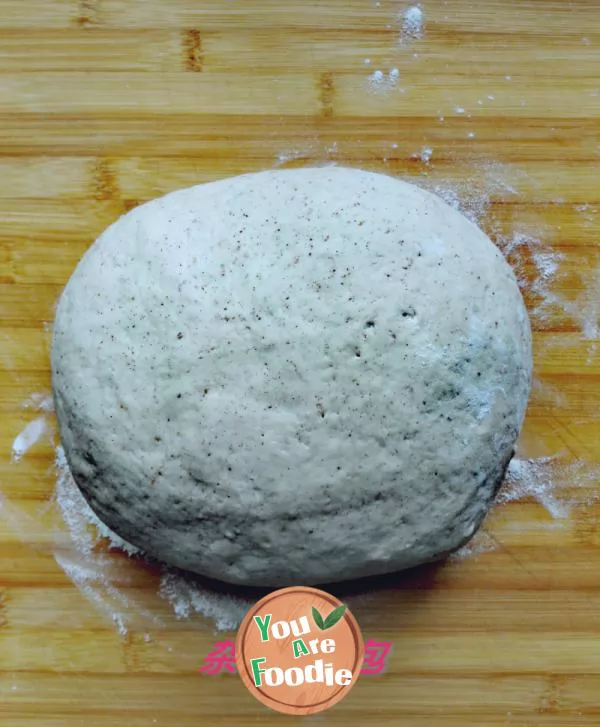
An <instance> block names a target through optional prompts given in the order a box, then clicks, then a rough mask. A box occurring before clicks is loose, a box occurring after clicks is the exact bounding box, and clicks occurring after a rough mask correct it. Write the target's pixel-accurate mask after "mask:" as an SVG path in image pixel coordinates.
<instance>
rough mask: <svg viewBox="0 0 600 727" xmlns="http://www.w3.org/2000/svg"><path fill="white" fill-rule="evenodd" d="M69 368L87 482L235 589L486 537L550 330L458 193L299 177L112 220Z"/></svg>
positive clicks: (141, 536)
mask: <svg viewBox="0 0 600 727" xmlns="http://www.w3.org/2000/svg"><path fill="white" fill-rule="evenodd" d="M52 375H53V390H54V396H55V403H56V409H57V414H58V420H59V425H60V432H61V438H62V442H63V445H64V448H65V451H66V454H67V458H68V461H69V464H70V467H71V470H72V473H73V476H74V477H75V480H76V482H77V484H78V485H79V487H80V488H81V490H82V492H83V494H84V495H85V497H86V498H87V500H88V502H89V504H90V505H91V507H92V508H93V509H94V510H95V512H96V513H97V514H98V516H99V517H100V518H101V519H102V520H103V521H104V522H105V523H106V524H107V525H108V526H109V527H110V528H112V529H113V530H114V531H115V532H117V533H118V534H119V535H121V536H122V537H123V538H125V539H126V540H128V541H130V542H131V543H133V544H135V545H137V546H138V547H140V548H142V549H144V550H145V551H147V552H148V553H149V554H150V555H152V556H154V557H156V558H158V559H160V560H163V561H166V562H167V563H170V564H173V565H176V566H179V567H181V568H184V569H189V570H192V571H195V572H198V573H201V574H203V575H206V576H210V577H213V578H218V579H221V580H224V581H229V582H233V583H240V584H251V585H273V586H275V585H287V584H311V583H325V582H331V581H338V580H342V579H347V578H353V577H359V576H365V575H372V574H378V573H385V572H390V571H394V570H398V569H402V568H407V567H410V566H413V565H417V564H419V563H423V562H426V561H429V560H432V559H436V558H439V557H441V556H442V555H444V554H445V553H447V552H449V551H451V550H453V549H455V548H457V547H458V546H460V545H461V544H462V543H464V542H465V541H466V540H467V539H469V538H470V537H471V536H472V535H473V533H474V532H475V531H476V529H477V528H478V526H479V525H480V523H481V520H482V519H483V517H484V515H485V513H486V511H487V509H488V507H489V505H490V503H491V501H492V499H493V495H494V493H495V490H496V489H497V487H498V485H499V484H500V482H501V480H502V477H503V473H504V470H505V467H506V465H507V464H508V461H509V459H510V457H511V455H512V452H513V447H514V444H515V441H516V439H517V436H518V432H519V429H520V427H521V425H522V422H523V417H524V413H525V408H526V403H527V398H528V394H529V389H530V382H531V334H530V326H529V321H528V318H527V313H526V310H525V307H524V304H523V300H522V298H521V295H520V292H519V289H518V286H517V283H516V281H515V277H514V275H513V273H512V271H511V269H510V267H509V266H508V264H507V263H506V262H505V261H504V259H503V257H502V255H501V253H500V252H499V251H498V250H497V248H496V247H495V246H494V245H493V244H492V243H491V241H490V240H489V239H488V238H487V237H486V236H485V234H484V233H483V232H481V231H480V230H479V229H478V228H477V227H475V226H474V225H473V224H472V223H470V222H469V221H468V220H467V219H466V218H464V217H463V216H462V215H461V214H459V213H458V212H457V211H455V210H453V209H451V208H450V207H449V206H448V205H446V204H445V203H444V202H443V201H442V200H440V199H439V198H438V197H436V196H434V195H432V194H429V193H427V192H425V191H423V190H421V189H419V188H417V187H415V186H413V185H410V184H407V183H404V182H401V181H398V180H396V179H394V178H391V177H388V176H385V175H381V174H373V173H368V172H364V171H360V170H356V169H347V168H338V167H324V168H309V169H297V170H280V171H270V172H262V173H259V174H251V175H245V176H241V177H235V178H231V179H225V180H222V181H219V182H215V183H211V184H205V185H200V186H197V187H193V188H190V189H184V190H180V191H177V192H174V193H172V194H169V195H167V196H165V197H162V198H160V199H157V200H154V201H152V202H149V203H147V204H145V205H142V206H140V207H138V208H137V209H134V210H133V211H131V212H129V213H128V214H127V215H125V216H124V217H122V218H121V219H119V220H118V221H117V222H116V223H115V224H113V225H112V226H111V227H110V228H108V229H107V230H106V232H104V233H103V234H102V235H101V237H100V238H99V239H98V240H97V241H96V243H95V244H94V245H93V246H92V247H91V248H90V249H89V250H88V252H87V253H86V254H85V255H84V257H83V259H82V260H81V262H80V264H79V265H78V267H77V269H76V271H75V272H74V274H73V276H72V277H71V279H70V281H69V283H68V285H67V286H66V288H65V290H64V292H63V294H62V296H61V299H60V302H59V306H58V310H57V315H56V322H55V328H54V337H53V346H52Z"/></svg>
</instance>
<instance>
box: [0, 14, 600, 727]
mask: <svg viewBox="0 0 600 727" xmlns="http://www.w3.org/2000/svg"><path fill="white" fill-rule="evenodd" d="M407 6H408V4H402V3H399V2H397V1H394V2H392V1H391V0H381V1H380V2H373V1H372V0H296V1H295V2H292V1H291V0H287V1H282V0H163V1H162V2H159V0H28V2H23V1H22V0H0V261H1V262H0V326H1V330H0V357H1V360H2V364H3V370H2V372H1V373H0V411H1V418H0V443H1V447H0V451H1V452H2V462H1V480H0V489H1V492H2V502H3V507H0V724H2V725H6V726H7V727H25V726H27V727H34V726H35V727H38V726H39V727H59V726H60V727H72V726H74V725H85V726H86V727H91V726H92V725H94V726H95V725H101V726H102V727H122V726H123V725H128V726H129V727H142V726H144V727H147V726H152V725H168V727H186V726H188V725H189V726H190V727H191V726H192V725H194V727H197V726H198V725H215V724H223V725H232V726H236V727H237V726H238V725H239V726H242V725H243V726H245V725H251V724H252V725H254V724H257V723H259V724H267V725H288V724H298V723H299V722H300V719H299V718H294V717H285V716H282V715H278V714H276V713H275V712H270V711H268V710H267V709H266V708H263V707H262V706H261V705H259V704H258V703H257V702H255V701H254V699H253V698H252V697H251V696H250V695H249V693H248V692H247V691H246V689H245V687H243V685H242V684H241V681H240V680H239V679H238V677H237V676H235V675H232V674H227V673H223V674H219V675H214V676H207V675H205V674H200V673H199V672H198V669H199V668H200V667H201V666H202V664H203V661H204V659H205V657H206V655H207V654H208V652H209V651H211V650H212V648H213V644H214V642H215V641H219V640H223V639H229V638H232V637H233V635H234V634H233V632H230V633H225V634H223V633H215V632H214V629H213V627H212V624H211V622H210V621H206V620H204V619H203V618H201V617H199V616H193V617H191V618H188V619H182V620H180V619H177V618H176V616H175V614H174V613H173V610H172V609H171V608H170V606H169V605H168V604H167V603H166V602H165V601H163V600H162V599H160V598H159V596H158V594H157V591H158V586H159V584H158V581H159V574H158V570H157V569H155V568H151V567H149V566H143V565H140V564H135V563H129V562H127V561H126V558H125V557H124V556H119V555H114V556H112V558H113V559H114V567H115V569H116V572H117V576H116V577H117V579H118V580H119V579H120V580H119V585H118V594H120V597H124V598H129V599H131V602H133V603H135V604H136V605H135V606H134V610H135V609H136V608H138V607H139V608H140V610H141V609H142V607H144V608H148V609H152V610H153V613H158V615H159V617H160V618H159V621H158V622H156V623H155V622H153V623H152V625H151V626H149V627H141V626H140V627H139V628H138V627H137V626H135V625H134V627H132V628H131V627H130V628H127V632H126V633H124V634H120V633H118V629H116V628H115V624H114V623H112V621H111V618H110V613H108V614H107V613H105V612H104V611H102V610H101V608H99V607H98V605H97V604H95V603H94V602H93V594H92V596H90V593H89V592H87V596H88V597H89V598H88V597H86V592H85V588H83V589H81V590H80V589H78V588H77V587H76V586H75V585H74V583H73V581H72V580H71V578H69V576H68V575H67V574H66V573H65V571H64V570H63V569H62V568H61V567H60V566H59V564H58V562H57V560H56V557H55V556H56V551H55V549H54V550H53V546H52V542H54V541H53V540H52V538H54V537H55V535H52V536H51V535H50V534H49V533H50V530H51V529H49V527H48V518H52V517H53V515H52V512H51V510H49V506H48V501H49V499H50V497H51V495H52V492H53V489H54V485H55V480H56V476H55V475H54V474H53V473H52V472H51V471H50V467H51V463H52V459H53V456H54V448H53V446H52V444H51V442H50V441H49V440H48V439H47V438H46V439H42V440H40V441H39V442H37V444H36V445H35V446H33V447H32V448H31V449H30V450H29V451H28V452H27V453H26V454H25V455H24V456H23V458H22V459H21V461H20V462H18V463H15V462H11V461H10V452H11V447H12V445H13V440H14V439H15V437H16V436H17V434H18V433H19V432H20V431H21V430H22V429H23V427H24V426H25V425H26V424H27V423H28V422H29V421H31V420H32V419H35V418H37V417H39V416H40V412H36V411H34V410H33V409H31V408H23V406H22V402H23V401H25V400H27V399H28V398H29V397H30V396H31V394H32V393H40V392H42V393H43V392H46V393H48V391H49V365H48V324H49V322H51V320H52V316H53V305H54V303H55V301H56V299H57V296H58V294H59V292H60V290H61V288H62V286H63V285H64V284H65V282H66V281H67V279H68V277H69V275H70V273H71V272H72V270H73V268H74V267H75V265H76V264H77V261H78V260H79V258H80V256H81V255H82V253H83V252H84V251H85V250H86V248H87V247H88V246H89V245H90V243H91V242H92V241H93V240H94V238H95V237H96V236H97V235H98V234H99V233H100V232H101V231H102V230H103V229H104V228H105V227H106V226H107V225H108V224H110V223H111V222H113V221H114V220H115V219H116V218H117V217H118V216H119V215H120V214H122V213H123V212H124V211H125V210H127V209H130V208H131V207H132V206H135V205H137V204H139V203H141V202H143V201H146V200H148V199H151V198H153V197H155V196H157V195H159V194H162V193H165V192H168V191H170V190H173V189H176V188H178V187H182V186H187V185H191V184H195V183H199V182H205V181H209V180H213V179H218V178H221V177H224V176H228V175H233V174H238V173H242V172H249V171H255V170H260V169H265V168H273V167H289V166H304V165H307V164H310V163H319V162H323V161H325V160H330V161H334V162H337V163H345V164H351V165H355V166H361V167H364V168H367V169H373V170H382V171H387V172H389V173H392V174H397V175H400V176H402V177H405V178H411V177H415V178H419V180H420V181H421V182H426V183H428V184H431V185H432V186H434V187H435V186H436V185H441V186H443V187H450V188H451V189H453V190H455V191H456V190H458V194H459V196H462V197H463V201H464V198H466V199H467V201H468V203H467V206H469V205H470V210H471V212H473V213H476V214H477V215H478V216H479V219H480V222H481V224H482V226H483V227H484V228H485V229H486V230H487V231H488V232H489V233H490V234H491V235H492V236H493V237H494V238H495V239H498V241H499V242H501V241H503V240H504V242H505V243H506V240H509V241H512V243H515V242H516V243H519V242H523V241H524V240H526V239H527V236H529V237H533V238H537V239H539V240H540V241H541V243H537V245H538V247H536V243H528V244H526V245H521V246H519V245H517V247H515V249H514V250H513V255H512V257H511V260H512V261H513V262H515V264H518V265H519V269H520V273H521V275H522V276H524V281H525V282H524V291H525V295H526V299H527V303H528V306H529V308H530V310H531V311H532V315H533V323H534V328H535V373H536V380H537V384H536V388H535V390H534V393H533V397H532V401H531V405H530V408H529V413H528V417H527V422H526V426H525V431H524V434H523V441H522V445H521V446H522V451H523V452H524V453H525V455H526V456H529V457H541V456H544V455H557V456H558V457H559V458H560V459H561V461H562V460H564V461H565V462H575V463H579V464H576V465H575V466H574V467H573V468H572V469H567V470H563V482H562V484H563V485H565V487H564V488H563V490H561V491H560V492H559V491H556V492H553V493H550V494H549V495H548V492H547V491H546V493H545V495H544V494H543V493H542V494H543V496H542V500H543V499H544V497H546V500H545V501H544V502H545V505H546V506H544V504H543V503H542V504H541V503H540V502H539V501H538V500H536V499H535V498H533V497H525V498H522V499H521V500H519V501H514V502H511V503H508V504H505V505H501V506H499V507H497V508H496V509H495V510H494V511H493V513H492V514H491V516H490V517H489V518H488V520H487V521H486V523H485V531H486V533H488V535H487V539H485V538H484V539H483V540H480V541H479V543H480V545H479V546H478V547H479V548H480V549H481V550H482V551H487V552H481V553H479V554H473V555H471V557H465V558H462V559H459V560H453V561H450V562H448V563H446V564H444V565H442V566H440V567H436V568H428V569H425V570H421V571H417V572H416V573H411V574H409V575H402V576H397V577H395V578H392V579H387V580H384V581H383V582H381V583H379V584H373V585H372V589H371V590H372V594H371V598H370V599H368V600H366V601H365V602H364V603H360V604H359V605H358V606H357V608H356V611H355V613H356V615H357V617H358V619H359V622H360V624H361V627H362V629H363V632H364V635H365V637H366V638H370V639H375V640H379V641H385V642H391V644H392V649H391V652H390V654H389V656H388V658H387V663H386V670H385V672H384V673H383V674H380V675H377V676H369V677H367V676H365V677H361V679H360V680H359V683H358V685H357V686H356V687H355V688H354V690H353V691H352V692H351V694H350V695H349V696H348V698H347V699H346V700H345V701H343V702H341V703H340V704H338V705H337V706H336V707H334V708H333V709H332V710H330V711H328V712H326V713H323V714H321V715H318V716H315V717H311V718H306V719H307V720H310V721H313V722H319V723H321V724H327V725H340V726H341V725H364V724H369V725H402V726H403V727H499V726H500V725H510V726H511V727H526V726H531V727H533V726H534V725H536V726H537V725H548V726H550V725H551V726H552V727H559V726H560V727H567V726H569V727H571V726H572V727H583V726H585V725H597V724H598V721H599V720H600V696H599V694H600V692H599V685H600V592H599V590H598V583H599V581H600V551H599V550H598V547H597V546H598V542H599V540H600V536H599V535H598V533H597V531H596V524H597V516H598V513H599V508H598V505H596V504H594V499H595V496H597V495H598V493H599V492H600V490H599V483H598V481H597V478H596V476H595V474H594V472H597V471H598V465H599V460H600V419H599V412H600V356H599V350H598V341H597V340H595V339H597V337H598V332H597V328H595V326H597V323H598V320H597V319H598V305H599V304H598V299H599V297H600V276H598V275H597V274H596V273H597V271H598V270H599V266H600V247H599V243H598V239H599V233H600V225H599V224H598V217H597V211H598V209H599V207H598V206H599V205H600V198H599V193H598V168H599V167H598V162H599V158H600V120H599V119H600V77H599V70H600V50H599V49H600V6H599V4H598V3H597V2H594V0H574V1H572V2H567V1H566V0H564V1H563V0H560V1H557V0H532V1H530V2H526V1H525V0H520V1H518V0H503V1H502V2H499V1H498V0H493V1H488V2H467V1H466V0H454V1H453V2H442V0H423V3H422V8H423V11H424V16H425V25H424V28H423V37H422V38H416V37H414V36H415V35H418V33H414V32H412V33H411V32H409V33H406V32H404V34H403V33H402V25H403V20H402V17H399V13H401V12H402V10H403V9H404V8H406V7H407ZM409 30H410V29H409ZM401 36H402V37H401ZM393 69H398V73H397V74H396V73H395V72H393ZM376 71H381V75H379V74H377V75H374V76H372V75H371V74H373V73H375V72H376ZM390 73H391V75H390ZM429 157H430V158H429ZM465 196H466V197H465ZM488 202H489V206H488V204H487V203H488ZM519 234H520V235H523V238H519V237H518V235H519ZM515 235H517V237H515ZM540 245H541V247H540ZM536 254H537V255H538V257H537V258H536V257H535V255H536ZM544 255H545V256H546V257H545V258H544V257H543V256H544ZM540 256H542V257H540ZM553 256H554V257H553ZM555 268H556V269H555ZM544 466H546V465H545V464H544V463H542V464H541V465H540V467H542V469H543V467H544ZM548 466H549V467H550V470H548V469H546V470H545V471H551V468H552V463H550V464H549V465H548ZM594 468H595V469H594ZM565 472H566V475H565ZM542 484H543V483H542ZM548 498H554V499H551V500H550V504H549V499H548ZM569 499H571V500H573V499H575V500H576V501H577V502H576V504H574V505H573V504H569V502H567V500H569ZM552 513H553V514H554V516H556V517H553V514H552ZM490 542H491V543H492V545H491V546H490ZM107 557H108V556H107ZM111 562H112V561H111ZM90 598H91V599H92V600H90ZM140 604H141V605H140ZM117 625H118V624H117Z"/></svg>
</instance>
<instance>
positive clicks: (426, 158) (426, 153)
mask: <svg viewBox="0 0 600 727" xmlns="http://www.w3.org/2000/svg"><path fill="white" fill-rule="evenodd" d="M432 154H433V149H432V148H431V147H430V146H424V147H423V149H421V153H420V155H419V157H420V159H421V161H422V162H423V164H429V162H430V160H431V156H432Z"/></svg>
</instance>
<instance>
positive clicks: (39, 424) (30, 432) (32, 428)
mask: <svg viewBox="0 0 600 727" xmlns="http://www.w3.org/2000/svg"><path fill="white" fill-rule="evenodd" d="M49 432H50V427H49V425H48V420H47V419H46V417H45V416H39V417H37V419H34V420H33V421H31V422H29V424H28V425H27V426H26V427H25V429H23V431H22V432H21V433H20V434H18V435H17V437H16V438H15V440H14V442H13V445H12V460H13V462H18V461H19V460H20V459H21V457H22V456H23V455H24V454H25V453H26V452H27V451H28V450H29V449H31V447H33V445H34V444H36V443H37V442H39V441H40V440H41V439H42V438H43V437H44V436H45V435H46V434H48V433H49Z"/></svg>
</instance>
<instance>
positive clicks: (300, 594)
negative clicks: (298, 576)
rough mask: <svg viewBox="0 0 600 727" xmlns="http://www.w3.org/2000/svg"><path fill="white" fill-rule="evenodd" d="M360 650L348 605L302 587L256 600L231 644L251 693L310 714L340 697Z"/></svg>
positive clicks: (356, 670)
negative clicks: (233, 642) (233, 646)
mask: <svg viewBox="0 0 600 727" xmlns="http://www.w3.org/2000/svg"><path fill="white" fill-rule="evenodd" d="M364 651H365V647H364V642H363V638H362V634H361V633H360V628H359V627H358V623H357V622H356V619H355V618H354V616H353V615H352V614H351V613H350V611H349V610H348V608H347V607H346V606H345V605H344V604H343V603H341V602H340V601H338V599H337V598H335V597H334V596H332V595H330V594H329V593H325V591H320V590H319V589H317V588H308V587H304V586H293V587H291V588H282V589H281V590H279V591H273V593H270V594H269V595H268V596H265V597H264V598H263V599H261V600H260V601H259V602H258V603H256V604H255V605H254V606H253V607H252V608H251V609H250V611H249V612H248V613H247V614H246V616H245V618H244V620H243V621H242V624H241V626H240V628H239V631H238V634H237V640H236V648H235V653H236V662H237V667H238V673H239V674H240V676H241V677H242V680H243V682H244V684H245V685H246V686H247V687H248V689H249V690H250V693H251V694H253V695H254V696H255V697H256V699H258V700H259V701H260V702H262V703H263V704H266V705H267V707H270V708H271V709H275V710H277V711H278V712H284V713H285V714H315V713H316V712H322V711H323V710H325V709H328V708H329V707H331V706H333V705H334V704H336V703H337V702H339V701H340V700H341V699H343V698H344V697H345V696H346V695H347V694H348V692H349V691H350V689H352V687H353V686H354V684H355V683H356V680H357V679H358V675H359V674H360V670H361V667H362V663H363V658H364Z"/></svg>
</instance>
